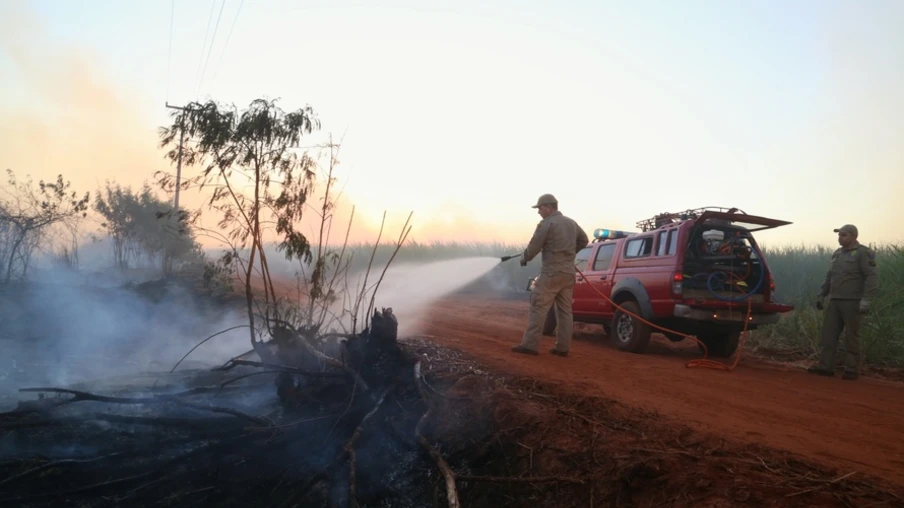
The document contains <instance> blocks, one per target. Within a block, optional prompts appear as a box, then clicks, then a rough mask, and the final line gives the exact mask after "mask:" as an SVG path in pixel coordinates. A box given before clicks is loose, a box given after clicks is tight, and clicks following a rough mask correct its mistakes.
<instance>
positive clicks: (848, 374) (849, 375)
mask: <svg viewBox="0 0 904 508" xmlns="http://www.w3.org/2000/svg"><path fill="white" fill-rule="evenodd" d="M858 377H860V376H859V375H858V374H857V373H856V372H854V371H852V370H846V371H844V374H842V375H841V379H844V380H846V381H853V380H855V379H857V378H858Z"/></svg>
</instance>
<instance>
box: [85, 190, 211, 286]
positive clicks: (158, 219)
mask: <svg viewBox="0 0 904 508" xmlns="http://www.w3.org/2000/svg"><path fill="white" fill-rule="evenodd" d="M94 210H95V211H96V212H97V213H99V214H100V215H101V216H102V217H103V219H104V222H103V223H102V224H101V226H102V227H103V229H104V230H105V231H106V232H107V233H108V234H109V236H110V239H111V241H112V244H113V258H114V262H115V263H116V266H117V268H119V269H120V270H125V269H127V268H128V267H129V264H130V262H138V261H139V260H140V259H142V258H145V259H147V260H148V261H149V262H151V263H157V262H159V263H160V264H161V269H162V270H163V271H164V272H165V273H168V272H169V271H170V270H171V268H172V263H173V262H175V261H179V260H189V259H190V258H192V257H193V256H194V255H195V254H196V252H197V251H198V245H197V243H196V242H195V239H194V233H193V231H192V229H191V225H190V224H189V223H188V222H186V221H185V220H184V216H182V215H181V214H179V215H177V214H176V213H175V209H174V207H173V205H171V204H170V203H167V202H165V201H162V200H160V199H159V198H157V196H155V195H154V194H153V193H152V191H151V188H150V186H148V185H147V184H145V185H144V186H142V188H141V190H140V191H139V192H133V191H132V189H131V188H129V187H126V188H123V187H121V186H120V185H114V184H111V183H110V182H107V184H106V187H105V189H103V190H102V192H99V193H98V194H97V196H96V197H95V199H94Z"/></svg>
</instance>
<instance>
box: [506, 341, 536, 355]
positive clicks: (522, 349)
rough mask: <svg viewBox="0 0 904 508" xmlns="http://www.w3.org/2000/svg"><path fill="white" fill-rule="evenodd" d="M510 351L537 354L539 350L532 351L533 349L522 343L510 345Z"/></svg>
mask: <svg viewBox="0 0 904 508" xmlns="http://www.w3.org/2000/svg"><path fill="white" fill-rule="evenodd" d="M512 351H513V352H515V353H521V354H523V355H539V354H540V352H539V351H534V350H533V349H527V348H526V347H524V346H522V345H520V344H519V345H517V346H512Z"/></svg>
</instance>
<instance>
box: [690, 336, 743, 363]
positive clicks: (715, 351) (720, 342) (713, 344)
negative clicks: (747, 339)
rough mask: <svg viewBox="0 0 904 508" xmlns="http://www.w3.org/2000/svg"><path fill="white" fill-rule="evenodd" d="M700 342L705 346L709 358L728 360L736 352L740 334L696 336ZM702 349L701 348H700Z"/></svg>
mask: <svg viewBox="0 0 904 508" xmlns="http://www.w3.org/2000/svg"><path fill="white" fill-rule="evenodd" d="M697 338H698V339H700V342H702V343H704V344H706V349H707V350H708V351H709V355H710V356H715V357H717V358H728V357H730V356H731V355H733V354H735V351H737V350H738V343H739V342H740V340H741V332H709V333H701V334H699V335H697ZM701 349H702V348H701Z"/></svg>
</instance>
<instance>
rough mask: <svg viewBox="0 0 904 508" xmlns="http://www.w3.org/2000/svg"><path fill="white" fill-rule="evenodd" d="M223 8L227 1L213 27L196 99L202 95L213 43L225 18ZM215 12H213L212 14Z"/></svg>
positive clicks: (224, 2)
mask: <svg viewBox="0 0 904 508" xmlns="http://www.w3.org/2000/svg"><path fill="white" fill-rule="evenodd" d="M223 7H226V0H223V1H222V2H221V3H220V13H219V14H217V24H216V25H215V26H214V27H213V35H212V36H211V37H210V47H209V48H207V58H205V59H204V70H203V71H202V72H201V79H200V80H198V88H197V90H195V98H196V99H197V97H198V95H200V93H201V83H203V82H204V75H205V74H207V64H208V63H209V62H210V54H211V53H213V41H215V40H216V38H217V30H218V29H219V28H220V18H222V17H223ZM212 12H213V11H211V13H212Z"/></svg>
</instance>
